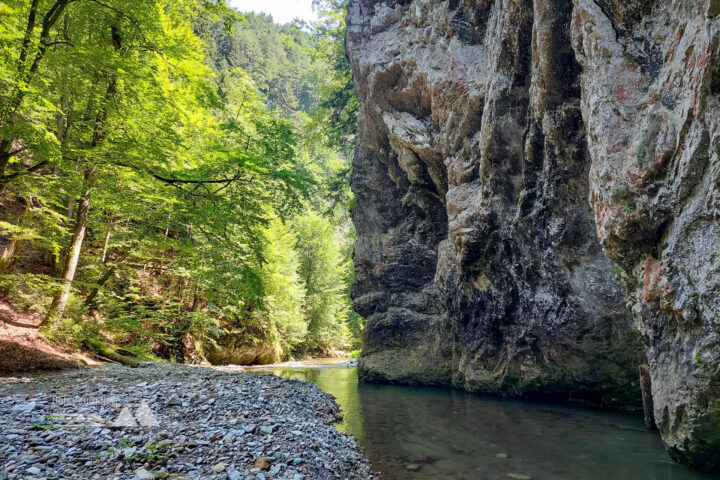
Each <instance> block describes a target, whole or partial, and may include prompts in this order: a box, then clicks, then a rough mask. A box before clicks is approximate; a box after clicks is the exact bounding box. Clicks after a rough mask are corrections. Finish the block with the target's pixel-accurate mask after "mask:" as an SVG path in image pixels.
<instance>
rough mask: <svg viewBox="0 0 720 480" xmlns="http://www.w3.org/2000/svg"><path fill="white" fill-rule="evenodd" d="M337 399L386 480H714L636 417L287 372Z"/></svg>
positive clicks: (349, 376) (332, 372)
mask: <svg viewBox="0 0 720 480" xmlns="http://www.w3.org/2000/svg"><path fill="white" fill-rule="evenodd" d="M270 371H271V372H272V373H275V374H276V375H280V376H283V377H290V378H292V377H296V378H300V379H302V380H308V381H311V382H314V383H316V384H317V385H318V386H319V387H320V388H322V389H323V390H324V391H326V392H328V393H330V394H331V395H334V396H335V397H336V399H337V402H338V403H339V404H340V405H341V406H342V409H343V412H344V414H345V420H344V422H343V423H342V424H340V425H338V428H339V429H340V430H342V431H344V432H347V433H350V434H352V435H354V436H355V437H356V438H357V440H358V443H359V444H360V446H361V447H362V448H363V450H364V451H365V453H366V454H367V456H368V458H369V459H370V461H371V462H372V464H373V467H374V469H375V470H376V471H380V472H382V473H383V478H385V479H391V480H395V479H418V480H424V479H437V478H452V479H458V480H461V479H473V480H500V479H503V480H508V479H511V478H515V479H517V480H522V479H528V478H532V479H533V480H608V479H611V480H626V479H627V480H641V479H642V480H709V479H711V478H714V477H713V476H710V475H705V474H701V473H699V472H696V471H693V470H691V469H688V468H686V467H683V466H681V465H678V464H675V463H674V462H672V461H671V460H670V459H669V458H668V456H667V454H666V453H665V450H664V449H663V446H662V442H661V441H660V438H659V436H658V435H656V434H653V433H649V432H647V431H645V430H644V427H643V421H642V419H641V418H640V417H638V416H635V415H625V414H620V413H613V412H605V411H596V410H585V409H582V408H575V407H568V406H566V405H548V404H536V403H524V402H518V401H509V400H498V399H492V398H485V397H480V396H475V395H468V394H465V393H462V392H458V391H451V390H443V389H433V388H414V387H396V386H383V385H366V384H358V382H357V373H356V371H355V370H354V369H348V368H326V369H315V368H290V369H288V368H277V369H272V370H270Z"/></svg>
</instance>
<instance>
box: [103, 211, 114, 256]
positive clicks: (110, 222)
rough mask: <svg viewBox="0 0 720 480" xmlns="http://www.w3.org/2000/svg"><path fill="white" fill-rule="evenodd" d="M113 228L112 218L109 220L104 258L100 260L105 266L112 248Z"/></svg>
mask: <svg viewBox="0 0 720 480" xmlns="http://www.w3.org/2000/svg"><path fill="white" fill-rule="evenodd" d="M112 227H113V224H112V218H110V219H108V226H107V232H106V233H105V242H104V243H103V251H102V258H101V259H100V261H101V262H102V264H103V265H104V264H105V261H106V260H107V253H108V247H109V246H110V236H111V235H112Z"/></svg>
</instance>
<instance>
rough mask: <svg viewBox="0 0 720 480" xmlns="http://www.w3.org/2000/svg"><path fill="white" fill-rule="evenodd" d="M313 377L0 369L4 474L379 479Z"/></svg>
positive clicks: (159, 368) (164, 369)
mask: <svg viewBox="0 0 720 480" xmlns="http://www.w3.org/2000/svg"><path fill="white" fill-rule="evenodd" d="M340 418H342V415H341V413H340V410H339V407H338V406H337V404H335V403H334V402H333V400H332V399H331V397H330V395H328V394H325V393H323V392H322V391H321V390H320V388H318V387H317V386H316V385H314V384H312V383H308V382H303V381H299V380H292V379H281V378H278V377H275V376H272V375H253V374H247V375H243V374H238V373H236V372H232V371H220V370H218V369H215V368H210V367H199V366H184V365H174V364H144V365H143V366H142V367H141V368H137V369H128V368H125V367H121V366H117V365H107V366H104V367H99V368H86V369H81V370H76V371H69V372H65V373H55V374H40V375H36V376H32V377H26V378H21V377H0V479H20V478H23V479H24V478H34V477H37V478H48V479H66V478H94V476H97V478H113V479H126V478H138V479H141V480H143V479H150V478H172V479H176V480H179V479H190V478H192V479H231V480H236V479H256V480H263V479H269V478H291V479H294V480H300V479H305V478H312V479H331V478H338V477H339V478H347V479H371V478H374V477H373V475H372V472H371V470H370V466H369V464H368V462H367V460H366V459H365V458H364V457H363V455H362V453H361V452H360V450H359V448H358V446H357V444H356V442H355V440H354V439H353V437H351V436H349V435H345V434H342V433H340V432H338V431H337V430H336V429H335V427H334V426H333V424H334V422H336V421H337V420H339V419H340Z"/></svg>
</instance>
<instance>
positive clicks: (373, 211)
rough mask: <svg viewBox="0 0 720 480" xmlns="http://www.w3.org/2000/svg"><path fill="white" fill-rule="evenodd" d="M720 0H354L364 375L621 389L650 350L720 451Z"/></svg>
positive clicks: (669, 427) (700, 455)
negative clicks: (719, 372)
mask: <svg viewBox="0 0 720 480" xmlns="http://www.w3.org/2000/svg"><path fill="white" fill-rule="evenodd" d="M717 13H720V1H716V0H698V1H696V2H687V1H686V0H673V1H670V0H668V1H665V2H659V1H657V2H656V1H649V0H648V1H640V0H638V1H624V2H619V1H617V0H595V1H593V0H534V1H532V0H464V1H461V0H446V1H431V0H414V1H409V0H397V1H377V0H351V2H350V6H349V12H348V37H347V40H348V45H347V47H348V55H349V57H350V60H351V63H352V65H353V70H354V75H355V79H356V85H357V92H358V96H359V98H360V101H361V105H362V109H361V115H360V141H359V145H358V149H357V153H356V158H355V165H354V166H355V170H354V176H353V189H354V191H355V193H356V195H357V210H356V212H355V217H354V220H355V224H356V227H357V229H358V234H359V239H358V243H357V247H356V253H355V263H356V272H357V283H356V287H355V292H354V298H355V304H356V308H357V310H358V311H359V312H360V313H361V314H363V315H365V316H366V317H367V318H368V325H367V328H366V332H365V341H364V348H363V356H362V358H361V361H360V367H359V368H360V375H361V377H362V378H364V379H366V380H376V381H390V382H405V383H434V384H451V383H452V384H453V385H455V386H458V387H462V388H465V389H467V390H469V391H476V392H484V393H493V394H501V395H537V396H554V397H569V398H578V399H585V400H589V401H592V402H596V403H603V404H626V403H631V402H634V401H636V400H637V399H638V398H639V395H638V392H637V367H638V365H639V364H641V363H645V362H647V363H648V364H649V365H650V369H651V375H652V381H653V387H652V388H653V398H654V401H655V414H656V417H657V422H658V425H659V427H660V430H661V433H662V435H663V438H664V440H665V442H666V445H667V446H668V449H669V451H670V453H671V454H672V455H673V457H674V458H676V459H678V460H681V461H685V462H687V463H692V464H696V465H699V466H705V467H709V468H713V467H718V466H720V392H719V391H718V389H719V388H720V380H719V378H718V368H719V366H718V365H719V362H718V359H719V358H720V352H718V348H719V345H720V342H718V336H717V335H718V327H719V326H720V320H718V315H719V314H720V307H719V303H720V302H719V301H718V298H720V221H719V218H720V193H719V191H720V173H719V172H720V163H719V161H718V154H719V152H718V131H717V130H718V125H719V124H720V102H719V100H718V94H720V58H718V56H719V53H718V50H719V49H720V45H719V43H720V42H719V40H720V36H719V35H718V30H719V29H720V19H716V17H715V15H716V14H717ZM608 257H609V258H608ZM621 287H622V289H621ZM623 290H624V294H623ZM643 344H644V348H643Z"/></svg>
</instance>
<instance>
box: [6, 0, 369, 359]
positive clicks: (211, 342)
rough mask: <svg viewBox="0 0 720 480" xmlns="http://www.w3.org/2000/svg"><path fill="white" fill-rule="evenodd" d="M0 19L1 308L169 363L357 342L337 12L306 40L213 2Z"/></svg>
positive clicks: (348, 146)
mask: <svg viewBox="0 0 720 480" xmlns="http://www.w3.org/2000/svg"><path fill="white" fill-rule="evenodd" d="M0 9H2V11H1V12H0V42H1V43H0V92H2V93H1V94H0V140H1V144H0V147H1V152H0V185H1V187H2V194H1V197H0V233H1V234H2V238H3V253H2V257H1V258H0V263H1V265H0V269H1V270H2V271H1V272H0V285H1V287H2V292H3V296H4V301H5V302H7V303H9V304H10V305H12V306H13V308H22V309H26V310H32V311H35V312H36V313H37V315H38V316H41V317H42V318H43V319H44V320H43V330H44V331H45V332H46V335H47V336H48V337H49V338H51V339H52V340H53V341H57V342H61V343H65V344H68V343H69V344H75V345H77V346H80V345H81V344H82V343H86V344H91V345H95V342H91V341H88V340H89V339H101V340H103V341H108V340H109V341H112V342H114V343H117V344H119V345H122V346H124V347H125V348H126V349H127V350H130V351H135V352H136V353H139V352H142V353H150V354H153V355H156V356H159V357H162V358H167V359H174V360H179V361H191V360H196V361H197V360H201V359H202V358H203V357H204V356H208V357H210V358H211V359H213V360H216V361H245V362H255V361H270V360H277V359H279V358H281V357H284V356H287V355H290V354H291V353H293V352H299V353H306V352H313V351H318V350H323V349H328V348H346V347H348V346H349V345H350V344H351V343H353V335H355V336H357V333H358V329H357V326H358V325H359V319H358V317H357V316H356V315H354V314H352V312H351V310H350V308H349V301H348V295H349V293H348V289H349V287H348V284H349V282H350V280H351V278H352V270H351V268H350V265H349V262H348V257H349V252H350V250H351V248H352V242H353V231H352V229H351V228H350V227H349V222H348V220H347V214H346V213H345V212H346V210H347V208H348V206H349V203H350V194H349V191H348V188H347V187H345V188H342V185H344V184H345V183H346V182H343V181H342V179H343V178H344V177H345V176H347V172H348V170H349V167H348V160H347V159H348V154H349V152H350V151H351V150H352V140H353V139H352V136H351V132H350V135H346V134H344V133H341V134H338V130H337V128H336V126H335V125H336V124H334V123H332V122H330V121H327V120H326V118H331V117H332V115H331V112H332V111H334V110H333V108H332V106H327V105H325V100H327V99H331V98H332V97H333V95H334V92H335V91H337V90H338V89H341V87H339V86H338V85H339V84H341V83H342V80H340V81H339V80H338V78H341V77H342V75H343V73H342V72H341V71H340V70H337V69H335V68H333V62H334V61H335V60H334V57H333V54H332V52H333V51H334V47H333V46H332V45H333V44H334V43H335V42H336V40H337V38H338V37H337V36H336V37H333V29H337V28H340V27H339V26H338V25H337V23H336V22H334V21H333V20H332V19H333V16H332V15H333V14H335V13H337V12H333V11H332V10H328V11H327V13H326V14H325V15H324V18H325V19H326V22H325V23H324V24H323V25H319V26H318V28H317V29H316V30H314V31H310V29H309V28H306V29H305V30H303V29H302V28H301V27H299V26H298V25H288V26H284V27H278V26H276V25H274V24H273V22H272V20H271V19H270V18H269V17H265V16H255V15H246V16H243V15H240V14H238V13H237V12H234V11H232V10H230V9H228V8H227V7H226V6H225V4H224V2H212V1H196V0H185V1H180V2H177V1H172V2H170V1H153V2H134V1H123V0H117V1H112V2H108V3H103V2H94V1H91V0H78V1H74V2H71V1H67V0H33V1H32V2H26V1H20V0H14V1H13V0H11V1H9V2H4V3H3V4H2V5H0ZM338 82H339V83H338ZM335 110H337V109H335ZM341 130H342V129H341ZM343 131H344V130H343ZM348 319H352V320H355V322H354V326H355V327H356V328H354V329H348V327H347V323H348Z"/></svg>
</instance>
